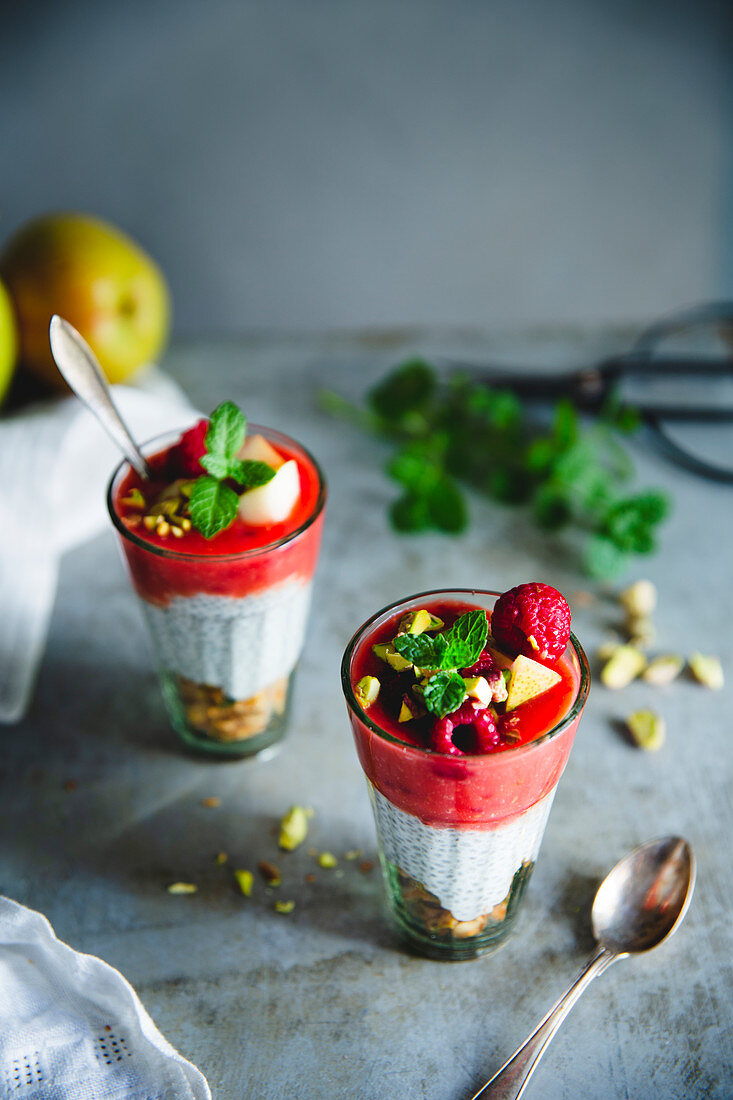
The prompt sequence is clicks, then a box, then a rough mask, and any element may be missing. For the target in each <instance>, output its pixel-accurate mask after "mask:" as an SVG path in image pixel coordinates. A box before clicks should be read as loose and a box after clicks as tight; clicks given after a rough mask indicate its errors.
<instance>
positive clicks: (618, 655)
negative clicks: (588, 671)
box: [601, 645, 646, 690]
mask: <svg viewBox="0 0 733 1100" xmlns="http://www.w3.org/2000/svg"><path fill="white" fill-rule="evenodd" d="M645 666H646V657H645V656H644V654H643V653H642V652H641V651H640V650H638V649H636V648H635V647H634V646H632V645H620V646H617V647H616V649H615V650H614V652H613V653H612V654H611V656H610V657H609V659H608V660H607V661H606V664H605V665H604V666H603V668H602V669H601V682H602V683H603V684H605V686H606V687H607V688H612V689H614V690H617V689H618V688H625V687H626V685H627V684H630V683H631V681H632V680H635V679H636V677H637V676H638V675H639V673H640V672H642V670H643V669H644V668H645Z"/></svg>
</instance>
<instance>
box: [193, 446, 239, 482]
mask: <svg viewBox="0 0 733 1100" xmlns="http://www.w3.org/2000/svg"><path fill="white" fill-rule="evenodd" d="M200 461H201V465H202V466H203V468H204V469H205V470H206V471H207V473H209V474H211V476H212V477H216V478H219V480H223V479H224V478H225V477H231V476H232V475H231V472H230V471H231V464H232V459H231V458H227V457H226V455H223V454H219V453H217V452H214V453H213V454H206V455H202V456H201V459H200ZM234 461H235V462H239V459H234Z"/></svg>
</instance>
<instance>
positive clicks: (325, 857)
mask: <svg viewBox="0 0 733 1100" xmlns="http://www.w3.org/2000/svg"><path fill="white" fill-rule="evenodd" d="M318 866H319V867H324V868H326V870H328V869H330V868H331V867H337V866H338V860H337V859H336V856H335V855H333V853H332V852H321V854H320V855H319V857H318Z"/></svg>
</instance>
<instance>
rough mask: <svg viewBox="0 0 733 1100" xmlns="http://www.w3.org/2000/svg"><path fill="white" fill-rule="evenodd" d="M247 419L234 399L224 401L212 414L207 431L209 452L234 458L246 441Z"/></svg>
mask: <svg viewBox="0 0 733 1100" xmlns="http://www.w3.org/2000/svg"><path fill="white" fill-rule="evenodd" d="M246 434H247V420H246V418H245V415H244V413H243V412H242V411H241V409H239V408H238V407H237V406H236V405H235V404H234V402H233V401H223V402H222V403H221V405H219V406H217V408H215V409H214V411H213V413H212V414H211V419H210V420H209V430H208V431H207V433H206V439H205V443H206V450H207V451H208V452H209V454H217V455H223V456H224V457H225V458H234V457H235V456H236V454H237V451H238V450H239V448H240V447H241V446H242V444H243V443H244V437H245V435H246Z"/></svg>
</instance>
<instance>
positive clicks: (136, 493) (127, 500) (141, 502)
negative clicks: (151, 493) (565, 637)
mask: <svg viewBox="0 0 733 1100" xmlns="http://www.w3.org/2000/svg"><path fill="white" fill-rule="evenodd" d="M120 504H126V505H127V506H128V508H144V507H145V497H144V496H143V495H142V493H141V492H140V490H139V489H130V492H129V493H128V494H127V496H126V497H122V499H121V501H120Z"/></svg>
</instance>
